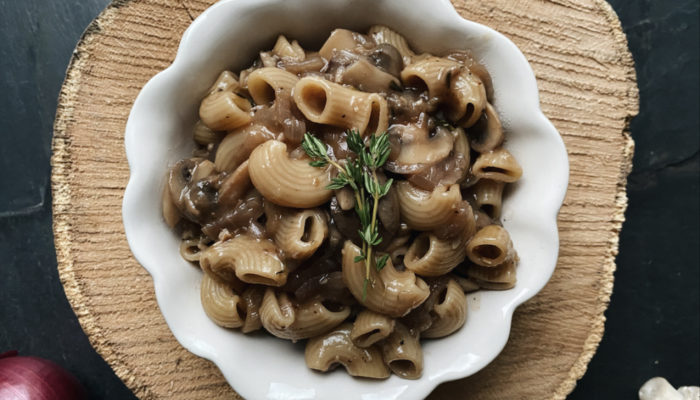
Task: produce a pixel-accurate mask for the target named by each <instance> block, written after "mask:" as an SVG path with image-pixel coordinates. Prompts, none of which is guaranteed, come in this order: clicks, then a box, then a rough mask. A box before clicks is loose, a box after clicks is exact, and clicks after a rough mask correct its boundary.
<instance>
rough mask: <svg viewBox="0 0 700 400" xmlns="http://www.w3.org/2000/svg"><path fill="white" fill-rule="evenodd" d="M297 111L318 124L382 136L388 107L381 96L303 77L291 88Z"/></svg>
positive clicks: (387, 120)
mask: <svg viewBox="0 0 700 400" xmlns="http://www.w3.org/2000/svg"><path fill="white" fill-rule="evenodd" d="M294 102H295V103H296V105H297V108H299V110H300V111H301V112H302V114H304V116H306V118H308V119H309V120H310V121H313V122H315V123H318V124H326V125H333V126H338V127H341V128H347V129H356V130H357V131H358V132H360V134H365V133H367V134H372V133H377V132H379V133H382V132H384V131H386V129H387V127H388V124H389V106H388V104H387V102H386V99H384V98H383V97H382V96H380V95H378V94H376V93H371V94H370V93H364V92H360V91H359V90H355V89H352V88H349V87H345V86H342V85H339V84H337V83H333V82H330V81H327V80H325V79H323V78H319V77H305V78H302V79H300V80H299V82H297V84H296V86H295V87H294Z"/></svg>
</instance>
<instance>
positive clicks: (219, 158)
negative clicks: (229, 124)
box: [214, 124, 275, 172]
mask: <svg viewBox="0 0 700 400" xmlns="http://www.w3.org/2000/svg"><path fill="white" fill-rule="evenodd" d="M274 138H275V134H274V133H272V132H271V131H270V130H269V129H267V127H266V126H264V125H262V124H250V125H247V126H244V127H242V128H239V129H236V130H235V131H233V132H231V133H229V134H228V135H226V137H225V138H224V140H222V141H221V143H220V144H219V148H218V149H217V150H216V156H215V158H214V164H216V170H217V171H219V172H224V171H228V172H231V171H233V170H235V169H236V168H238V166H239V165H241V163H242V162H244V161H245V160H246V159H247V158H248V157H249V156H250V153H251V152H253V150H254V149H255V148H256V147H258V145H260V144H262V143H264V142H266V141H268V140H271V139H274Z"/></svg>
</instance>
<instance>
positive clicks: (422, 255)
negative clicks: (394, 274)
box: [403, 233, 467, 276]
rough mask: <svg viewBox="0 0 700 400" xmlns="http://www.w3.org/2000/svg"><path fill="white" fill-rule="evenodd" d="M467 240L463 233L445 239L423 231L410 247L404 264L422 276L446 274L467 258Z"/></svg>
mask: <svg viewBox="0 0 700 400" xmlns="http://www.w3.org/2000/svg"><path fill="white" fill-rule="evenodd" d="M466 242H467V238H465V237H464V236H463V235H459V236H457V237H455V238H452V239H447V240H445V239H440V238H438V237H437V236H436V235H435V234H432V233H423V234H421V235H419V236H418V237H417V238H416V239H415V240H414V241H413V243H411V246H410V247H409V248H408V252H406V255H405V256H404V261H403V262H404V265H405V266H406V269H409V270H411V271H413V272H415V273H416V275H420V276H441V275H445V274H447V273H448V272H450V271H452V269H453V268H454V267H456V266H457V265H459V264H460V263H461V262H462V261H464V259H465V258H466V256H467V254H466V253H467V252H466V248H465V244H466Z"/></svg>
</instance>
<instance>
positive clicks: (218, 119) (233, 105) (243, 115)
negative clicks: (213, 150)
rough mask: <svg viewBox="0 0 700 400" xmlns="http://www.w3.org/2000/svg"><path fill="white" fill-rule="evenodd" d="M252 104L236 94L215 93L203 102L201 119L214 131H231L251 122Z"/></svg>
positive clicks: (200, 108)
mask: <svg viewBox="0 0 700 400" xmlns="http://www.w3.org/2000/svg"><path fill="white" fill-rule="evenodd" d="M250 109H251V104H250V102H249V101H248V99H246V98H245V97H243V96H242V95H239V94H237V93H234V92H229V91H222V92H214V93H212V94H210V95H208V96H207V97H205V98H204V100H202V104H201V105H200V107H199V118H201V120H202V123H203V124H204V125H206V126H207V127H208V128H209V129H211V130H214V131H230V130H233V129H236V128H238V127H241V126H243V125H246V124H247V123H249V122H250V120H251V115H250Z"/></svg>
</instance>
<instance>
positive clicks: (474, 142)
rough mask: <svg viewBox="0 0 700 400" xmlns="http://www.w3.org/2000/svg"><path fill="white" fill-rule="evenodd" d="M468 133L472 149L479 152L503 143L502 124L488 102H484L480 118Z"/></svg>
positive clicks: (489, 149) (484, 151)
mask: <svg viewBox="0 0 700 400" xmlns="http://www.w3.org/2000/svg"><path fill="white" fill-rule="evenodd" d="M468 133H469V139H470V141H471V146H472V149H474V150H475V151H478V152H479V153H486V152H488V151H491V150H493V149H495V148H496V147H498V146H500V145H501V144H503V126H502V125H501V120H500V118H499V117H498V113H497V112H496V110H495V109H494V108H493V106H492V105H491V104H490V103H486V109H485V110H484V113H483V114H482V115H481V120H479V122H478V123H477V124H476V125H475V126H473V127H472V128H471V129H469V131H468Z"/></svg>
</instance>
